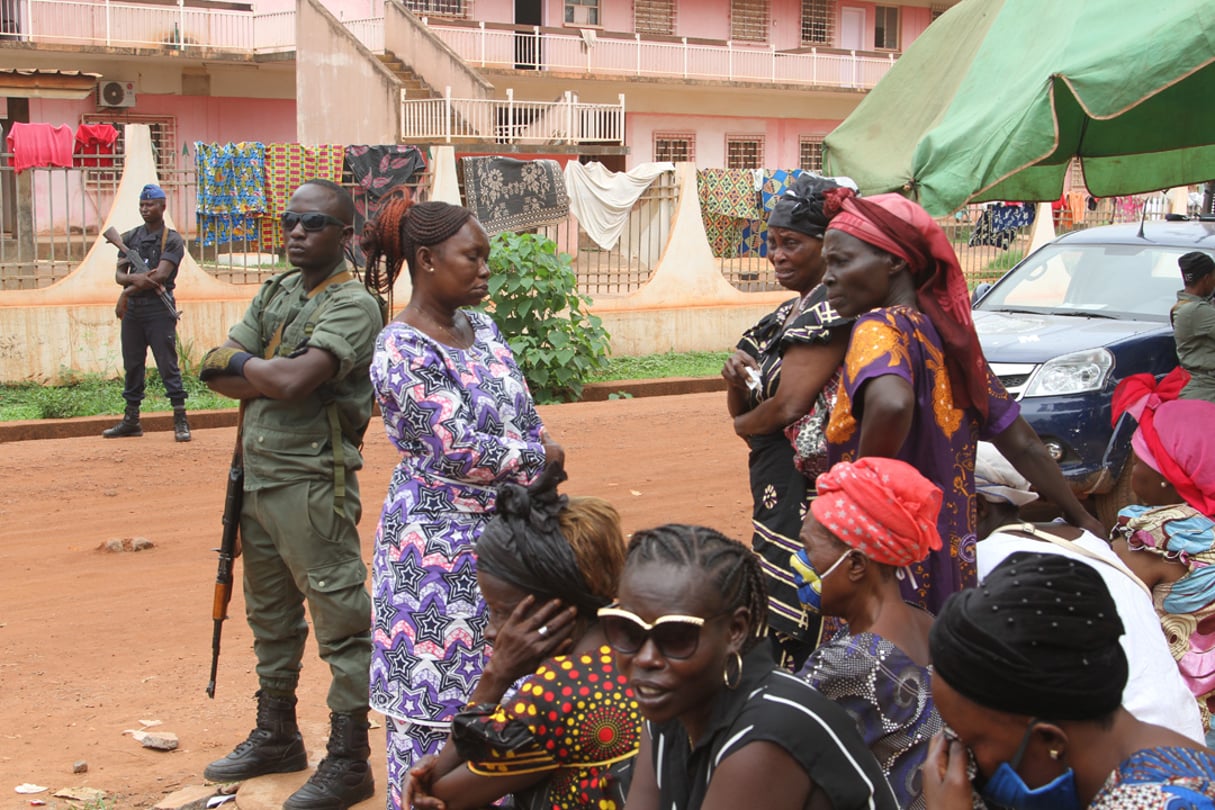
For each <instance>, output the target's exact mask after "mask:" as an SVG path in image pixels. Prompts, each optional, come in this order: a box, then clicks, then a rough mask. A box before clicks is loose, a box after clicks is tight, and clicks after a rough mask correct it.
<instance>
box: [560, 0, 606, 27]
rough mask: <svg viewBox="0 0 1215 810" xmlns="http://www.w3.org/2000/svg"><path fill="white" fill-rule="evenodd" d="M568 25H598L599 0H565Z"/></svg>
mask: <svg viewBox="0 0 1215 810" xmlns="http://www.w3.org/2000/svg"><path fill="white" fill-rule="evenodd" d="M565 21H566V23H568V24H569V25H599V0H565Z"/></svg>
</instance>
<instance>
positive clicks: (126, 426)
mask: <svg viewBox="0 0 1215 810" xmlns="http://www.w3.org/2000/svg"><path fill="white" fill-rule="evenodd" d="M101 435H102V436H105V437H106V438H107V439H118V438H121V437H123V436H142V435H143V427H142V426H141V425H140V424H139V406H138V405H127V409H126V412H125V413H124V414H123V415H122V421H121V422H119V423H118V424H117V425H114V427H112V428H108V429H106V430H103V431H101Z"/></svg>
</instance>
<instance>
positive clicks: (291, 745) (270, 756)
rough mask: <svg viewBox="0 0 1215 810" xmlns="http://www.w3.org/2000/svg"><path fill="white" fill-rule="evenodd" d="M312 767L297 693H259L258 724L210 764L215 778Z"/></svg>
mask: <svg viewBox="0 0 1215 810" xmlns="http://www.w3.org/2000/svg"><path fill="white" fill-rule="evenodd" d="M307 767H308V754H307V753H306V752H305V751H304V739H303V737H301V736H300V730H299V726H297V725H296V724H295V697H289V698H276V697H271V696H270V695H267V694H266V693H265V692H261V691H259V692H258V693H257V728H255V729H253V731H251V732H249V736H248V738H247V739H246V740H245V741H244V742H242V743H241V744H240V745H238V746H236V748H235V749H234V750H233V751H232V753H231V754H228V756H226V757H224V758H223V759H217V760H215V761H214V762H212V763H211V764H210V765H208V766H207V768H206V770H204V771H203V776H204V777H206V778H207V779H208V780H209V781H212V782H239V781H241V780H242V779H252V778H253V777H255V776H263V775H265V774H268V773H290V772H292V771H302V770H304V768H307Z"/></svg>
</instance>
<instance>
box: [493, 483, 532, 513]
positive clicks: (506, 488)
mask: <svg viewBox="0 0 1215 810" xmlns="http://www.w3.org/2000/svg"><path fill="white" fill-rule="evenodd" d="M494 509H495V510H496V511H497V512H498V514H501V515H509V516H512V517H519V518H523V519H525V520H526V519H527V518H528V517H530V516H531V511H532V499H531V496H530V495H528V493H527V489H525V488H524V487H521V486H519V485H518V484H503V485H502V486H500V487H498V500H497V504H496V506H495V507H494Z"/></svg>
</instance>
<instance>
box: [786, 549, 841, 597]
mask: <svg viewBox="0 0 1215 810" xmlns="http://www.w3.org/2000/svg"><path fill="white" fill-rule="evenodd" d="M852 551H853V550H852V549H848V550H847V551H845V552H844V553H843V554H841V555H840V558H839V559H838V560H836V561H835V562H833V563H832V564H831V567H830V568H828V569H827V570H826V571H824V572H823V573H822V574H820V573H819V572H818V571H816V570H815V569H814V563H812V562H810V555H809V554H807V553H806V550H805V549H804V548H803V549H800V550H799V551H798V552H797V553H796V554H790V555H789V566H790V567H791V568H792V569H793V582H794V584H795V585H797V598H798V599H799V600H801V603H802V607H804V608H805V609H806V610H808V611H810V612H811V613H822V612H823V580H824V579H826V578H827V576H828V575H829V574H830V573H831V572H832V571H834V570H835V569H836V568H839V566H840V563H842V562H843V561H844V560H846V559H848V556H849V555H850V554H852Z"/></svg>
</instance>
